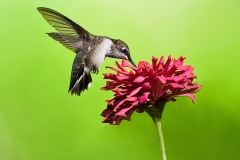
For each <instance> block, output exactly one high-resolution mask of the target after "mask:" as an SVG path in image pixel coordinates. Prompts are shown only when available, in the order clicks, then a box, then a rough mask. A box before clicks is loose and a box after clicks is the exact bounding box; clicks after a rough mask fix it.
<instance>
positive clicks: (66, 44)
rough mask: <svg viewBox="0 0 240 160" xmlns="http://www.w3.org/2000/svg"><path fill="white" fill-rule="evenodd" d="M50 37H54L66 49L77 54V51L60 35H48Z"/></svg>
mask: <svg viewBox="0 0 240 160" xmlns="http://www.w3.org/2000/svg"><path fill="white" fill-rule="evenodd" d="M47 34H48V36H49V37H52V38H53V39H54V40H56V41H58V42H60V43H61V44H62V45H64V46H65V47H66V48H68V49H70V50H72V51H73V52H76V49H75V48H74V47H73V45H71V44H70V43H69V42H68V41H66V40H65V39H63V37H62V36H61V35H60V34H59V33H54V32H52V33H47Z"/></svg>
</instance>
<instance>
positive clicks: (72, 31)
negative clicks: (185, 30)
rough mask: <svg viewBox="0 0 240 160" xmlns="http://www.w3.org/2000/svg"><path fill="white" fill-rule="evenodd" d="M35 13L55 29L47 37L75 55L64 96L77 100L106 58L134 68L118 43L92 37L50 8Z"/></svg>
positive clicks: (39, 9) (39, 8) (126, 51)
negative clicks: (76, 96)
mask: <svg viewBox="0 0 240 160" xmlns="http://www.w3.org/2000/svg"><path fill="white" fill-rule="evenodd" d="M37 10H38V12H39V13H41V15H42V16H43V18H44V19H45V20H46V21H47V22H48V23H49V24H50V25H51V26H52V27H54V28H55V29H56V31H57V32H51V33H47V34H48V36H50V37H51V38H53V39H54V40H56V41H58V42H60V43H61V44H62V45H63V46H65V47H66V48H68V49H70V50H72V51H73V52H75V53H76V56H75V58H74V61H73V64H72V72H71V78H70V85H69V90H68V92H70V93H71V95H73V94H75V95H78V96H80V94H81V92H83V91H84V90H87V89H88V88H89V87H90V85H91V83H92V77H91V73H93V74H98V72H99V70H98V67H99V66H100V65H101V64H102V63H103V62H104V59H105V58H106V57H110V58H118V59H125V60H127V61H129V62H130V63H131V64H132V65H133V66H135V67H136V65H135V63H134V62H133V60H132V58H131V56H130V50H129V47H128V45H127V44H126V43H125V42H124V41H122V40H120V39H112V38H109V37H106V36H98V35H93V34H91V33H90V32H88V31H87V30H85V29H84V28H83V27H82V26H80V25H78V24H77V23H75V22H74V21H72V20H71V19H69V18H67V17H66V16H64V15H63V14H61V13H59V12H57V11H55V10H52V9H50V8H45V7H38V8H37Z"/></svg>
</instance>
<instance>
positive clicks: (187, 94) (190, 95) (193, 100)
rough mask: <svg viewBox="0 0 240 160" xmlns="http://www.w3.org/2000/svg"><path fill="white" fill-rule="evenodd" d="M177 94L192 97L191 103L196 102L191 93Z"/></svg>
mask: <svg viewBox="0 0 240 160" xmlns="http://www.w3.org/2000/svg"><path fill="white" fill-rule="evenodd" d="M177 96H187V97H190V98H191V99H192V102H193V103H195V102H196V98H195V96H194V95H193V94H192V93H186V94H181V95H177Z"/></svg>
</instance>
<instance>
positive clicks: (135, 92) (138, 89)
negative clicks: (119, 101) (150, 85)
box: [129, 86, 142, 97]
mask: <svg viewBox="0 0 240 160" xmlns="http://www.w3.org/2000/svg"><path fill="white" fill-rule="evenodd" d="M141 89H142V86H140V87H138V88H136V89H135V90H133V91H132V92H131V93H130V94H129V97H132V96H134V95H135V94H137V93H138V92H139V91H140V90H141Z"/></svg>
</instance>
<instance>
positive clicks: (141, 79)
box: [133, 76, 147, 83]
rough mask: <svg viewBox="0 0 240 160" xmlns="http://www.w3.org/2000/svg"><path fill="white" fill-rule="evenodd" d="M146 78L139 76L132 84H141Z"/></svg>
mask: <svg viewBox="0 0 240 160" xmlns="http://www.w3.org/2000/svg"><path fill="white" fill-rule="evenodd" d="M146 78H147V77H143V76H139V77H137V78H136V79H135V80H134V81H133V82H135V83H142V82H143V81H144V80H145V79H146Z"/></svg>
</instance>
